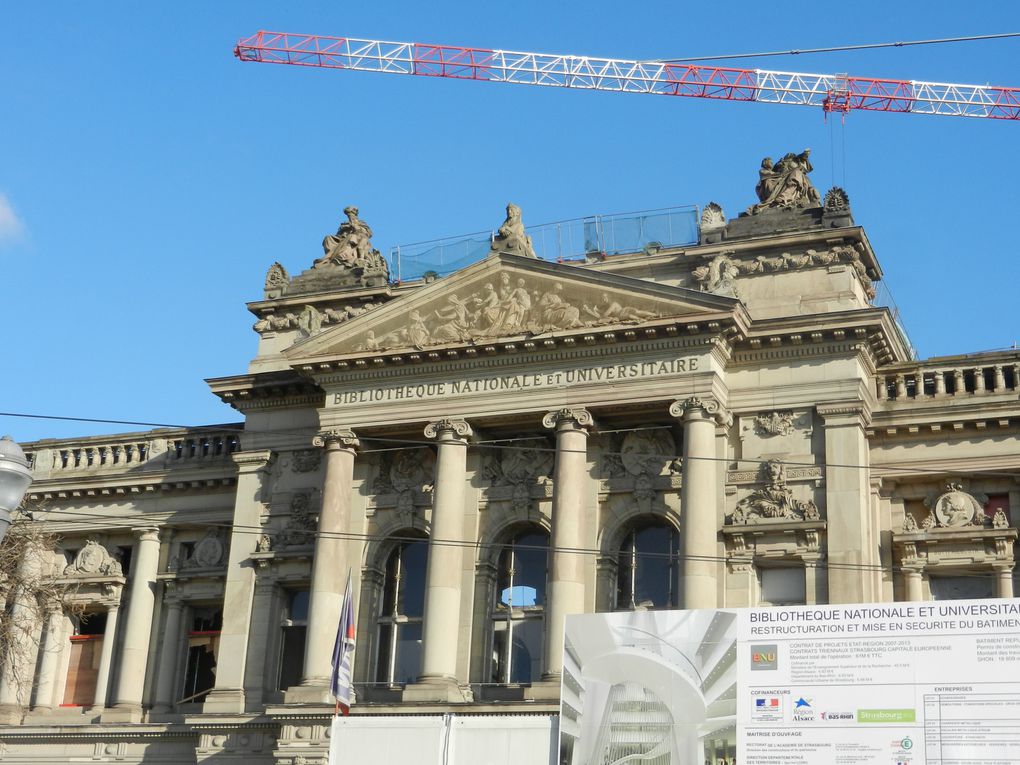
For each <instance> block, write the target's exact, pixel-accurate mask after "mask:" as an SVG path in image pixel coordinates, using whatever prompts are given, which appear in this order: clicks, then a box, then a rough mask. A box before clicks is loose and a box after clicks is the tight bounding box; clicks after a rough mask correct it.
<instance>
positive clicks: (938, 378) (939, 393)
mask: <svg viewBox="0 0 1020 765" xmlns="http://www.w3.org/2000/svg"><path fill="white" fill-rule="evenodd" d="M945 395H946V373H945V372H944V371H943V370H941V369H936V370H935V398H945Z"/></svg>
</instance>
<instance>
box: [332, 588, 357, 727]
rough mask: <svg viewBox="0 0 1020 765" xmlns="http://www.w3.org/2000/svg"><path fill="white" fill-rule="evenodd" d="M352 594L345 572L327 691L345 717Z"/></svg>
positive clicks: (351, 648) (351, 640)
mask: <svg viewBox="0 0 1020 765" xmlns="http://www.w3.org/2000/svg"><path fill="white" fill-rule="evenodd" d="M354 636H355V630H354V594H353V592H352V588H351V572H350V570H348V572H347V589H346V590H344V599H343V602H342V603H341V605H340V624H338V625H337V629H336V643H334V644H333V675H332V677H331V678H330V683H329V689H330V691H331V692H332V693H333V698H335V699H336V704H337V707H338V708H339V709H341V710H342V711H343V713H344V716H345V717H346V716H347V715H348V714H349V713H350V711H351V669H352V667H351V664H352V662H353V660H354Z"/></svg>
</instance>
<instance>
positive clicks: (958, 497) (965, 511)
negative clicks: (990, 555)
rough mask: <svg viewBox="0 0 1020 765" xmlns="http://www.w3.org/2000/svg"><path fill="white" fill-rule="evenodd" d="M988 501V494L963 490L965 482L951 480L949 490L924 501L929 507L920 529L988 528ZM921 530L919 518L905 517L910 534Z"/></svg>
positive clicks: (904, 526) (947, 485) (904, 525)
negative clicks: (985, 507) (986, 511)
mask: <svg viewBox="0 0 1020 765" xmlns="http://www.w3.org/2000/svg"><path fill="white" fill-rule="evenodd" d="M987 501H988V497H986V496H985V495H983V494H979V495H977V496H974V495H972V494H968V493H967V492H965V491H964V490H963V485H962V484H959V483H954V482H950V483H948V484H946V490H945V491H944V492H943V493H941V494H939V495H938V496H929V497H928V498H927V499H925V501H924V504H925V506H926V507H928V515H927V516H925V518H924V519H923V520H922V521H921V524H920V528H921V530H924V531H930V530H935V531H937V530H939V529H958V528H963V527H965V526H977V527H979V528H984V527H985V525H986V524H987V522H988V518H987V516H986V515H985V511H984V505H985V503H987ZM1000 512H1001V511H1000ZM1005 520H1006V517H1005V514H1003V517H1002V521H1005ZM993 525H994V519H993ZM1008 525H1009V524H1008V523H1006V524H1005V526H1008ZM1005 526H996V528H1005ZM917 530H918V524H917V519H916V518H914V517H913V516H912V515H911V514H910V513H909V512H908V513H907V514H906V515H905V516H904V519H903V531H904V532H907V533H909V532H916V531H917Z"/></svg>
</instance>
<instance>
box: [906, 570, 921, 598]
mask: <svg viewBox="0 0 1020 765" xmlns="http://www.w3.org/2000/svg"><path fill="white" fill-rule="evenodd" d="M903 591H904V594H905V595H906V598H907V600H908V601H910V602H911V603H917V602H920V601H921V600H923V599H924V596H923V595H922V593H921V569H919V568H904V569H903Z"/></svg>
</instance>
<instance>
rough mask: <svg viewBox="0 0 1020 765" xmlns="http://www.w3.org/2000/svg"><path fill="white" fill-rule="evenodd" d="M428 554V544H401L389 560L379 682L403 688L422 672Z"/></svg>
mask: <svg viewBox="0 0 1020 765" xmlns="http://www.w3.org/2000/svg"><path fill="white" fill-rule="evenodd" d="M428 552H429V543H428V540H426V539H421V540H417V539H416V540H411V541H406V542H401V543H400V544H398V545H397V546H396V547H394V548H393V551H392V552H391V553H390V555H389V557H388V558H387V559H386V581H385V584H384V585H383V598H382V608H381V609H380V612H379V619H378V639H377V641H376V645H377V646H378V652H377V654H376V656H377V659H376V680H377V681H378V682H382V683H389V684H390V685H402V684H404V683H409V682H413V681H414V679H415V678H416V677H417V676H418V673H419V672H420V671H421V630H422V613H423V612H424V610H425V566H426V563H427V561H428Z"/></svg>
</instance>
